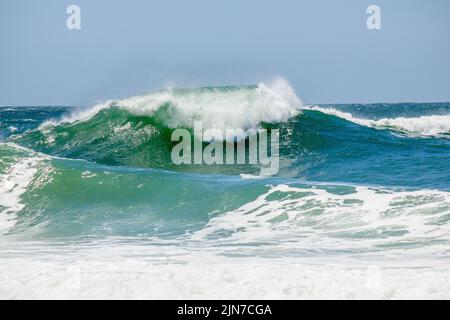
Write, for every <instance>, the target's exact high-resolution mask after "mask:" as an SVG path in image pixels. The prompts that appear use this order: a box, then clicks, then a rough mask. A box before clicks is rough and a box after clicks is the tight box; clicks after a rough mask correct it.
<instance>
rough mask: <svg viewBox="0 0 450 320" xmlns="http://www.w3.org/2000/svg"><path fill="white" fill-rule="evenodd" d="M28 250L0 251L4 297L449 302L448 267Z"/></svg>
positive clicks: (184, 252) (135, 250)
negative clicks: (414, 300)
mask: <svg viewBox="0 0 450 320" xmlns="http://www.w3.org/2000/svg"><path fill="white" fill-rule="evenodd" d="M23 246H24V247H26V248H25V249H22V250H20V249H19V250H17V249H14V250H15V252H19V253H20V254H17V255H15V256H13V255H11V254H5V255H3V254H2V252H7V251H8V252H11V245H8V247H7V249H8V250H3V248H2V250H0V259H1V261H2V263H1V264H0V298H1V299H314V298H316V299H405V298H409V299H411V298H412V299H448V298H449V297H450V271H449V270H450V269H449V266H448V264H446V263H445V261H441V262H440V263H439V262H437V261H427V260H424V259H422V260H420V259H416V260H415V261H403V262H399V261H398V260H390V261H389V260H382V259H378V260H376V262H375V261H374V260H370V259H346V260H339V259H332V258H328V257H327V259H314V260H309V259H302V258H299V257H295V256H290V257H285V258H281V259H279V258H275V257H273V258H271V259H264V258H257V257H252V258H250V257H248V258H245V257H240V258H238V257H230V256H228V257H227V256H224V255H220V253H221V250H220V249H219V248H215V250H214V251H215V252H216V253H219V254H215V253H213V252H212V251H213V250H211V251H204V250H203V251H202V250H199V249H198V248H197V249H194V250H189V249H187V248H185V247H182V246H179V245H178V246H177V245H174V246H167V245H166V246H160V247H157V246H151V245H145V246H136V245H130V244H128V245H127V244H114V243H112V244H111V245H108V244H106V243H103V244H101V245H98V246H96V245H90V246H85V247H82V248H80V247H77V248H72V247H70V246H69V247H68V248H67V250H64V249H58V248H56V249H55V248H51V247H49V246H47V245H45V244H40V245H38V246H36V245H33V244H28V243H24V244H23ZM58 250H61V251H60V252H58ZM36 253H39V255H37V254H36ZM130 253H132V254H130ZM17 266H20V268H18V267H17Z"/></svg>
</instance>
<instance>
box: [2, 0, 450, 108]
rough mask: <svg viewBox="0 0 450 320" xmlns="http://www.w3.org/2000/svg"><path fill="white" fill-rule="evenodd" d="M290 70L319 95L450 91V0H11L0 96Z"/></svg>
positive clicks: (416, 97)
mask: <svg viewBox="0 0 450 320" xmlns="http://www.w3.org/2000/svg"><path fill="white" fill-rule="evenodd" d="M71 4H75V5H78V6H79V7H80V8H81V29H80V30H69V29H68V28H67V27H66V20H67V18H68V16H69V15H68V14H67V13H66V9H67V7H68V6H69V5H71ZM372 4H375V5H378V6H379V7H380V9H381V29H380V30H369V29H368V28H367V25H366V20H367V18H368V17H369V15H368V14H367V12H366V10H367V7H368V6H369V5H372ZM278 76H282V77H284V78H286V79H287V80H288V81H289V82H290V83H291V84H292V86H293V87H294V88H295V90H296V93H297V95H298V96H299V97H300V98H301V99H302V100H303V101H304V103H307V104H312V103H369V102H439V101H450V1H448V0H433V1H421V0H395V1H392V0H370V1H369V0H345V1H336V0H314V1H303V0H277V1H274V0H272V1H267V0H190V1H186V0H164V1H162V0H161V1H156V0H152V1H149V0H127V1H125V0H123V1H119V0H95V1H92V0H71V1H66V0H41V1H36V0H0V105H73V106H87V105H92V104H95V103H97V102H100V101H104V100H108V99H116V98H124V97H129V96H133V95H138V94H144V93H146V92H149V91H151V90H156V89H161V88H165V87H168V86H170V87H174V86H175V87H197V86H216V85H241V84H242V85H245V84H256V83H259V82H261V81H270V80H271V79H273V78H275V77H278Z"/></svg>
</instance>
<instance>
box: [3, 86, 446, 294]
mask: <svg viewBox="0 0 450 320" xmlns="http://www.w3.org/2000/svg"><path fill="white" fill-rule="evenodd" d="M269 89H270V90H269ZM219 107H220V108H222V109H223V108H228V107H229V109H227V110H228V111H227V112H226V114H224V113H221V112H218V111H217V110H218V109H215V108H219ZM239 108H247V109H248V114H246V113H245V112H244V113H242V111H239ZM236 110H238V111H236ZM255 113H260V114H259V115H257V116H255ZM234 115H235V117H234ZM215 117H216V118H215ZM193 120H205V121H206V126H210V127H213V126H217V127H219V128H225V127H229V126H232V128H238V127H240V128H243V129H248V128H251V127H256V128H257V127H259V128H267V129H271V130H273V129H279V130H280V170H279V172H278V174H277V175H276V176H273V177H258V176H257V175H258V172H259V170H258V167H257V166H256V167H255V166H248V165H240V166H233V165H231V166H221V165H215V166H208V165H183V166H177V165H175V164H173V163H172V161H171V158H170V152H171V148H172V147H173V145H174V143H173V142H171V141H170V136H171V133H172V132H173V130H174V129H175V128H178V127H185V128H189V123H190V122H192V121H193ZM205 144H207V143H205ZM449 157H450V103H434V104H432V103H423V104H417V103H401V104H368V105H356V104H354V105H348V104H345V105H344V104H342V105H320V106H303V105H302V104H301V103H300V101H299V100H297V99H296V97H295V94H293V93H292V92H291V91H289V90H288V92H286V90H284V89H283V90H281V89H280V88H268V87H261V86H255V87H226V88H207V89H195V90H178V91H177V90H176V91H171V92H157V93H152V94H149V95H147V96H143V97H137V98H130V99H125V100H119V101H111V102H107V103H105V104H104V105H100V106H96V107H94V108H74V107H45V106H42V107H41V106H33V107H26V106H24V107H1V108H0V232H1V236H0V242H1V243H2V247H5V248H14V247H15V246H21V245H22V244H27V243H28V244H33V248H35V247H34V246H35V244H36V243H41V244H42V246H44V247H45V248H46V250H53V249H54V248H58V249H57V250H69V251H72V249H71V247H70V245H74V244H80V243H81V246H82V247H85V248H88V247H90V246H95V247H96V248H97V243H99V242H100V243H106V244H105V247H108V248H111V247H115V246H116V241H119V242H120V243H126V246H134V245H136V246H139V247H140V248H141V249H142V247H141V246H143V247H144V248H146V249H144V250H146V251H145V254H144V253H142V254H141V253H140V255H144V256H147V257H148V256H149V255H155V256H158V257H164V256H166V254H169V253H167V252H172V253H171V254H169V255H172V254H179V253H180V251H181V252H184V253H183V254H186V252H189V255H192V254H193V252H208V254H211V252H214V255H215V256H216V255H217V256H220V257H230V258H229V259H232V257H240V256H241V257H247V258H249V257H250V258H251V257H254V258H261V257H264V258H265V259H269V261H270V259H297V258H298V259H318V260H317V261H322V260H323V259H329V260H335V259H343V260H344V261H345V260H346V259H348V261H353V260H352V259H355V257H356V258H357V259H364V258H367V257H379V258H376V259H375V260H374V261H378V262H376V263H379V264H381V265H382V266H383V265H384V263H385V261H389V260H392V259H398V258H399V257H400V258H401V260H402V261H403V262H404V263H408V261H416V260H415V257H417V256H420V257H422V258H424V259H425V258H426V259H428V260H426V261H427V262H426V263H425V264H424V265H426V266H427V267H430V268H434V267H433V261H435V260H436V259H438V260H439V259H441V260H440V261H445V260H446V259H447V257H448V249H447V248H448V244H449V241H450V234H449V232H448V223H449V219H450V193H449V191H450V161H449V160H448V159H449ZM118 239H119V240H118ZM61 246H62V247H61ZM117 246H118V247H121V248H123V247H122V246H121V245H118V244H117ZM30 247H31V245H30ZM39 248H41V249H42V247H41V245H39ZM61 248H65V249H61ZM155 248H157V249H155ZM161 248H166V249H164V250H162V249H161ZM141 249H140V250H141ZM11 250H12V249H11ZM21 250H24V249H23V248H22V249H20V250H18V251H17V252H22V251H21ZM55 250H56V249H55ZM77 250H79V249H77ZM77 250H74V252H75V251H77ZM140 250H137V251H136V252H141V251H140ZM161 250H162V251H164V252H165V253H162V252H161ZM165 250H167V251H165ZM25 251H26V250H25ZM5 252H6V251H4V253H3V254H2V255H0V259H1V258H2V257H3V259H6V260H7V259H11V252H10V253H9V254H8V255H7V254H6V253H5ZM58 252H59V251H58ZM175 252H176V253H175ZM28 254H30V253H27V254H25V256H27V255H28ZM65 254H67V253H65ZM12 255H13V256H14V250H13V254H12ZM22 255H23V253H22ZM69 255H70V254H69ZM122 255H123V253H122ZM36 256H37V257H39V254H37V255H33V257H36ZM63 256H64V255H63ZM30 259H31V258H30ZM33 259H34V258H33ZM61 259H63V258H61ZM442 259H443V260H442ZM6 260H5V261H6ZM7 261H9V260H7ZM187 261H188V262H189V258H187ZM233 261H234V260H233ZM185 262H186V261H185ZM225 263H226V260H225ZM296 263H298V261H297V262H296V260H293V262H292V264H293V265H295V264H296ZM67 264H69V262H67ZM169 265H170V263H169ZM421 266H422V265H421ZM289 281H292V279H291V280H289ZM289 281H288V282H289ZM4 294H5V293H4ZM446 294H447V291H445V292H444V295H446Z"/></svg>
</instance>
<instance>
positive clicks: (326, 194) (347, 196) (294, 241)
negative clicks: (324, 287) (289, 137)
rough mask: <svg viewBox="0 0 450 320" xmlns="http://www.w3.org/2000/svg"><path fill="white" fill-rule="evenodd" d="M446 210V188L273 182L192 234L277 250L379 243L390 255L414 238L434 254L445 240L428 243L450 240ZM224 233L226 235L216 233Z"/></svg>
mask: <svg viewBox="0 0 450 320" xmlns="http://www.w3.org/2000/svg"><path fill="white" fill-rule="evenodd" d="M342 188H345V189H342ZM336 190H340V191H336ZM449 214H450V193H448V192H444V191H437V190H417V191H406V190H405V191H395V190H389V189H382V188H371V187H363V186H356V187H350V186H347V187H343V186H318V185H315V186H306V185H305V186H297V187H293V186H288V185H277V186H273V187H271V188H270V190H269V191H268V192H267V193H265V194H263V195H261V196H259V197H257V198H256V199H255V200H254V201H252V202H249V203H247V204H245V205H244V206H242V207H240V208H238V209H236V210H234V211H231V212H228V213H226V214H224V215H220V216H217V217H215V218H213V219H211V220H210V222H209V223H208V225H206V226H205V227H204V228H202V230H200V231H198V232H196V233H195V234H194V235H193V236H192V238H193V239H194V240H197V241H205V240H207V239H215V241H216V242H219V243H222V244H232V245H233V246H239V245H242V246H243V247H242V248H241V250H242V252H245V251H248V250H249V248H248V247H246V245H247V244H248V243H255V242H261V243H270V242H275V243H278V246H279V248H278V249H277V250H281V251H286V250H293V251H295V252H303V253H307V252H309V251H311V250H313V251H318V252H328V253H332V252H340V251H343V250H344V251H345V250H347V251H349V252H366V253H370V252H375V251H377V250H378V249H379V248H381V247H383V248H385V250H386V253H385V254H386V255H388V254H389V252H392V253H394V252H397V250H403V249H404V247H407V246H408V245H409V244H411V243H416V242H417V243H420V244H421V246H423V248H424V250H425V251H426V252H427V253H430V252H433V250H436V251H434V253H436V254H438V253H439V252H440V251H441V250H445V249H446V246H445V245H443V246H439V245H437V246H434V247H433V246H430V243H433V242H437V243H441V244H442V243H448V242H450V231H449V230H447V229H446V228H442V227H441V225H442V224H445V223H447V221H448V219H449V218H448V217H449ZM223 234H227V235H228V236H227V237H217V235H223ZM417 250H419V251H420V250H421V249H420V248H418V249H417ZM393 255H395V253H394V254H393Z"/></svg>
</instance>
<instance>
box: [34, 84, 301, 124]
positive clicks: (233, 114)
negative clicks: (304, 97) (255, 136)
mask: <svg viewBox="0 0 450 320" xmlns="http://www.w3.org/2000/svg"><path fill="white" fill-rule="evenodd" d="M113 106H114V107H118V108H122V109H124V110H127V111H128V112H130V113H131V114H134V115H146V116H154V115H155V113H156V112H158V111H159V110H161V108H163V107H165V108H167V109H165V110H164V115H163V116H161V119H160V120H161V121H162V122H163V123H164V124H165V125H167V126H168V127H170V128H180V127H183V128H190V127H192V125H193V123H194V121H202V124H203V129H204V130H208V129H218V130H225V129H243V130H247V129H256V128H259V127H260V125H261V123H263V122H266V123H279V122H285V121H287V120H288V119H289V118H291V117H293V116H295V115H297V114H298V113H299V112H300V109H301V107H302V103H301V102H300V100H299V98H298V97H297V96H296V94H295V92H294V90H293V88H292V87H291V86H290V85H289V83H288V82H287V81H286V80H284V79H281V78H279V79H276V80H274V81H273V82H271V83H267V84H265V83H260V84H259V85H258V86H257V87H254V88H253V87H240V88H231V89H227V88H217V89H214V88H211V89H204V90H202V89H193V90H166V91H159V92H153V93H150V94H147V95H143V96H137V97H132V98H127V99H122V100H116V101H107V102H105V103H103V104H99V105H96V106H94V107H93V108H91V109H88V110H84V111H81V112H80V111H79V112H77V113H74V114H71V115H70V116H68V117H65V118H63V119H62V120H61V122H75V121H86V120H88V119H90V118H91V117H92V116H94V115H95V114H97V113H98V112H99V111H101V110H104V109H106V108H111V107H113ZM49 124H50V125H52V124H53V125H54V124H55V123H54V122H53V123H51V122H50V123H49V122H47V123H45V124H44V125H43V127H45V126H47V125H49Z"/></svg>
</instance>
